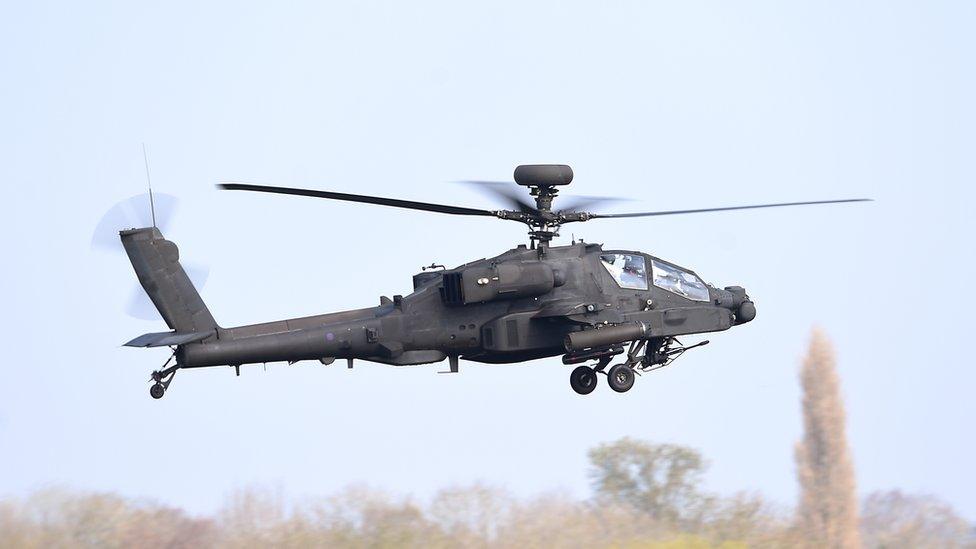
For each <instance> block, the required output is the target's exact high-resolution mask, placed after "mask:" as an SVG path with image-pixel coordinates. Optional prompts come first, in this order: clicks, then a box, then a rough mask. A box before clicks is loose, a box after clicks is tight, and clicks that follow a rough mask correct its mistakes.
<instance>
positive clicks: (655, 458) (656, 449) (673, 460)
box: [589, 438, 707, 526]
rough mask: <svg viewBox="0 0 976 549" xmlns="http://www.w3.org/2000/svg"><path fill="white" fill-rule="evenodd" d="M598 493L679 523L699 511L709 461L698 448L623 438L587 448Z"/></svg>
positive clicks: (659, 519)
mask: <svg viewBox="0 0 976 549" xmlns="http://www.w3.org/2000/svg"><path fill="white" fill-rule="evenodd" d="M589 460H590V471H589V473H590V479H591V480H592V482H593V488H594V490H595V492H596V494H597V497H598V498H600V499H603V500H606V501H610V502H612V503H616V504H621V505H628V506H630V507H633V508H634V509H636V510H638V511H640V512H642V513H645V514H647V515H648V516H650V517H651V518H653V519H655V520H657V521H660V522H663V523H665V524H672V525H677V526H682V525H687V524H688V523H689V522H693V521H695V520H698V519H699V518H700V516H701V511H702V507H703V504H704V503H705V502H706V500H707V498H706V496H705V495H704V494H703V493H702V492H701V490H700V486H699V485H700V483H701V475H702V473H703V472H704V470H705V462H704V460H703V459H702V457H701V454H699V453H698V452H697V451H696V450H694V449H691V448H686V447H684V446H677V445H673V444H652V443H649V442H643V441H639V440H634V439H631V438H623V439H620V440H618V441H616V442H612V443H609V444H601V445H600V446H597V447H596V448H593V449H591V450H590V451H589Z"/></svg>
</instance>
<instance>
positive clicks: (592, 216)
mask: <svg viewBox="0 0 976 549" xmlns="http://www.w3.org/2000/svg"><path fill="white" fill-rule="evenodd" d="M872 201H873V199H871V198H847V199H844V200H815V201H813V202H782V203H780V204H756V205H753V206H728V207H725V208H702V209H698V210H670V211H661V212H634V213H620V214H590V219H600V218H609V217H650V216H655V215H677V214H689V213H703V212H727V211H731V210H752V209H756V208H778V207H780V206H808V205H812V204H840V203H843V202H872Z"/></svg>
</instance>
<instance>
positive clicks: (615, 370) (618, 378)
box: [607, 364, 634, 393]
mask: <svg viewBox="0 0 976 549" xmlns="http://www.w3.org/2000/svg"><path fill="white" fill-rule="evenodd" d="M607 383H609V384H610V388H611V389H613V390H614V391H617V392H618V393H626V392H627V391H629V390H630V388H631V387H633V386H634V370H633V369H632V368H631V367H630V366H627V365H626V364H617V365H616V366H613V367H612V368H610V371H609V372H607Z"/></svg>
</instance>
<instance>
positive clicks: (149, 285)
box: [119, 227, 217, 333]
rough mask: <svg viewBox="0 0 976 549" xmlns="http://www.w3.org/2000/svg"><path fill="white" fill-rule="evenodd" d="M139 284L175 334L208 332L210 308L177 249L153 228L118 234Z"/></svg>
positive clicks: (211, 320) (211, 324) (211, 319)
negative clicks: (181, 263)
mask: <svg viewBox="0 0 976 549" xmlns="http://www.w3.org/2000/svg"><path fill="white" fill-rule="evenodd" d="M119 236H120V238H121V239H122V246H123V247H124V248H125V253H126V254H128V255H129V261H131V262H132V268H133V269H135V271H136V276H138V277H139V283H140V284H142V287H143V288H144V289H145V290H146V293H147V294H149V299H151V300H152V302H153V304H154V305H156V309H157V310H158V311H159V314H160V315H162V317H163V320H165V321H166V324H167V325H168V326H169V327H170V328H171V329H173V330H175V331H176V332H177V333H188V332H212V331H213V330H214V329H216V328H217V322H216V321H214V317H213V315H211V314H210V310H209V309H207V306H206V305H205V304H204V303H203V299H202V298H201V297H200V294H199V293H198V292H197V290H196V288H194V287H193V283H192V282H190V279H189V277H187V276H186V272H185V271H184V270H183V267H182V266H181V265H180V251H179V249H178V248H177V247H176V244H173V243H172V242H170V241H169V240H166V239H165V238H163V234H162V233H160V232H159V229H157V228H156V227H146V228H144V229H131V230H127V231H121V232H120V233H119Z"/></svg>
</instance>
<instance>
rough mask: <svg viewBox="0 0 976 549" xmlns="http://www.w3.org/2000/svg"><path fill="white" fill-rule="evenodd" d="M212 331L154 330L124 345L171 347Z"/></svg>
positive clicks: (199, 337)
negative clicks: (181, 331) (154, 331)
mask: <svg viewBox="0 0 976 549" xmlns="http://www.w3.org/2000/svg"><path fill="white" fill-rule="evenodd" d="M211 335H213V332H212V331H210V332H190V333H183V334H181V333H178V332H156V333H153V334H142V335H141V336H139V337H137V338H135V339H133V340H132V341H130V342H128V343H126V344H125V346H126V347H171V346H173V345H183V344H186V343H193V342H194V341H200V340H203V339H207V338H208V337H210V336H211Z"/></svg>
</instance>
